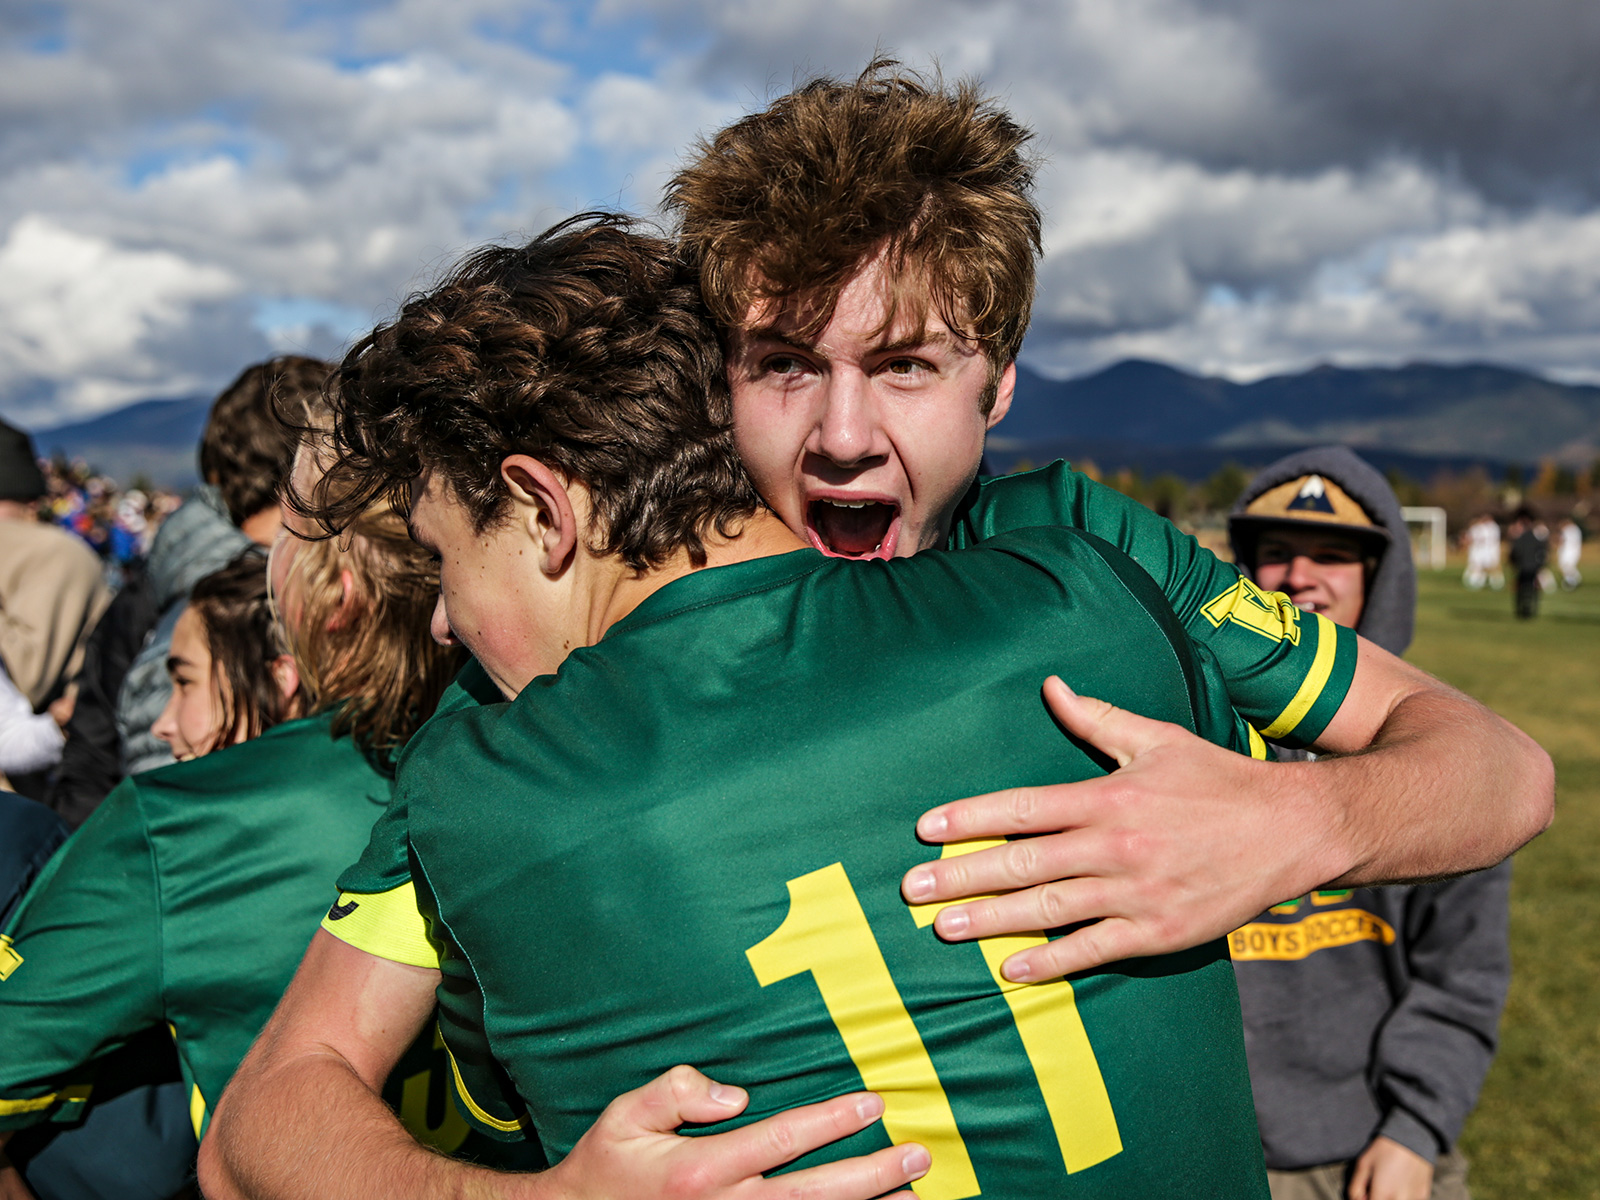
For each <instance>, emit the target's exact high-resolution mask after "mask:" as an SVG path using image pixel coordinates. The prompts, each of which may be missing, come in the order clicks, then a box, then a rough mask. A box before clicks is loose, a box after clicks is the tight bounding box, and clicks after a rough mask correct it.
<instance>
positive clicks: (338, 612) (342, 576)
mask: <svg viewBox="0 0 1600 1200" xmlns="http://www.w3.org/2000/svg"><path fill="white" fill-rule="evenodd" d="M360 607H361V598H360V597H359V596H357V595H356V577H355V576H354V575H352V574H350V568H349V567H341V568H340V569H339V607H338V608H336V609H334V610H333V615H332V616H331V617H329V618H328V626H327V627H328V629H329V631H330V632H331V631H332V630H335V629H345V628H347V627H348V626H350V625H352V624H354V623H355V620H356V618H357V617H358V616H359V615H360V613H359V612H358V609H359V608H360Z"/></svg>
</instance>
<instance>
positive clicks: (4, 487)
mask: <svg viewBox="0 0 1600 1200" xmlns="http://www.w3.org/2000/svg"><path fill="white" fill-rule="evenodd" d="M45 490H46V489H45V480H44V475H43V473H42V472H41V471H40V470H39V462H38V459H37V458H36V457H35V455H34V451H33V441H32V439H31V438H29V437H28V435H27V434H26V433H24V432H23V431H22V430H20V429H17V428H16V427H14V426H12V425H8V424H6V423H5V422H3V421H0V663H3V664H4V665H5V671H6V674H7V675H8V676H9V677H10V679H11V682H12V683H13V684H14V685H15V686H16V689H17V691H18V692H20V693H21V694H22V695H23V697H24V698H25V699H26V701H27V704H28V706H29V708H30V709H31V710H32V711H33V712H35V713H41V712H45V711H47V710H49V709H50V706H51V705H52V704H57V702H60V703H59V704H57V707H56V708H55V709H54V710H53V711H54V712H55V714H56V715H57V716H58V717H59V716H61V715H62V714H65V713H68V712H70V710H71V706H72V703H73V692H72V687H71V681H72V679H73V678H74V676H76V675H77V673H78V670H79V668H80V667H81V666H82V665H83V654H84V642H85V640H86V639H87V637H88V634H89V631H90V629H92V628H93V627H94V623H95V622H96V621H97V620H99V619H100V614H101V613H102V612H104V611H105V608H106V605H107V604H109V603H110V601H111V591H110V589H109V588H108V587H107V586H106V583H105V579H104V575H103V572H102V571H101V569H100V560H99V559H98V558H96V557H95V554H94V552H93V551H92V550H90V549H89V548H88V547H87V546H86V545H84V543H83V542H82V541H80V540H79V539H78V538H75V537H73V536H72V535H71V534H69V533H66V532H65V531H63V530H61V529H58V528H56V527H54V526H53V525H49V524H46V523H44V522H42V521H40V520H39V517H38V511H37V503H38V501H39V499H40V498H41V497H42V496H44V494H45ZM11 784H12V786H13V788H14V789H15V790H17V791H19V792H22V793H23V794H25V795H30V796H34V797H35V798H41V797H42V795H43V792H44V789H45V787H46V785H47V780H46V779H45V778H44V777H43V776H42V775H39V774H25V773H22V772H20V771H19V772H18V773H17V774H16V775H15V777H14V778H12V780H11Z"/></svg>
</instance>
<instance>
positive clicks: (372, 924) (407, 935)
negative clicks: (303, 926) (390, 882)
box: [322, 879, 439, 969]
mask: <svg viewBox="0 0 1600 1200" xmlns="http://www.w3.org/2000/svg"><path fill="white" fill-rule="evenodd" d="M322 927H323V928H324V929H326V930H327V931H328V932H329V933H331V934H333V936H334V937H336V938H338V939H339V940H340V941H341V942H348V943H349V944H350V945H352V946H354V947H355V948H356V949H357V950H365V951H366V952H367V953H368V954H371V955H374V956H376V957H378V958H386V959H388V960H389V961H390V962H398V963H405V964H406V965H407V966H412V967H432V968H435V969H437V968H438V966H439V950H438V948H437V947H436V946H435V945H434V944H433V942H432V941H431V940H429V938H428V923H427V922H426V921H425V920H423V918H422V914H421V913H420V912H418V911H417V889H416V887H415V886H413V884H412V882H411V881H410V880H409V879H408V880H406V881H405V883H403V884H401V885H400V886H399V887H397V888H391V889H390V890H389V891H387V892H365V893H364V892H340V893H339V900H338V902H337V903H336V904H334V906H333V907H332V908H331V909H329V910H328V915H327V916H325V917H323V918H322Z"/></svg>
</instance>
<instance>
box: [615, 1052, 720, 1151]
mask: <svg viewBox="0 0 1600 1200" xmlns="http://www.w3.org/2000/svg"><path fill="white" fill-rule="evenodd" d="M749 1101H750V1097H749V1096H748V1095H746V1093H745V1091H744V1089H743V1088H736V1087H729V1086H728V1085H726V1084H721V1083H717V1082H716V1081H715V1080H713V1079H710V1078H708V1077H707V1076H705V1075H702V1074H701V1073H700V1072H699V1071H696V1070H695V1069H694V1068H693V1067H673V1068H672V1070H670V1071H668V1072H667V1073H666V1074H664V1075H658V1076H656V1077H655V1078H654V1079H652V1080H651V1081H650V1082H649V1083H647V1084H645V1085H644V1086H643V1087H641V1088H635V1089H634V1090H633V1091H631V1092H624V1093H623V1094H622V1095H620V1096H618V1097H617V1098H616V1099H615V1100H613V1101H612V1102H611V1103H610V1104H608V1105H607V1106H606V1111H605V1112H604V1113H603V1114H601V1117H600V1119H601V1121H604V1122H607V1124H608V1125H614V1126H616V1127H617V1128H616V1129H615V1133H616V1136H618V1137H628V1136H631V1135H637V1134H641V1133H671V1132H673V1130H675V1129H677V1128H678V1126H680V1125H682V1124H684V1123H685V1122H690V1121H692V1122H695V1123H696V1124H707V1123H710V1122H712V1121H726V1120H728V1119H729V1118H730V1117H736V1116H738V1115H739V1114H740V1113H742V1112H743V1111H744V1107H745V1105H746V1104H748V1103H749Z"/></svg>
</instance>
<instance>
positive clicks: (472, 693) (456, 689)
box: [338, 658, 505, 961]
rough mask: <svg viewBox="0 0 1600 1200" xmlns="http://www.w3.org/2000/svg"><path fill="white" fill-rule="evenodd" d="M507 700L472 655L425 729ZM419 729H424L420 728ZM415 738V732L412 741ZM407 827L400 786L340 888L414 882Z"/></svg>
mask: <svg viewBox="0 0 1600 1200" xmlns="http://www.w3.org/2000/svg"><path fill="white" fill-rule="evenodd" d="M504 700H505V697H504V696H502V695H501V694H500V692H499V691H498V690H497V689H496V688H495V685H494V681H493V680H491V679H490V678H489V675H488V673H487V672H486V671H484V669H483V668H482V667H481V666H479V665H478V660H477V659H475V658H469V659H468V660H467V663H466V665H465V666H464V667H462V668H461V670H460V672H459V673H457V675H456V677H455V679H454V680H452V681H451V683H450V686H449V687H447V688H445V690H444V695H443V696H441V697H440V698H439V704H438V706H437V707H436V708H435V709H434V710H433V715H432V716H431V717H429V718H428V720H427V721H425V722H423V729H426V728H427V727H428V725H429V724H431V723H432V722H434V721H437V720H440V719H442V718H444V717H447V716H449V715H450V714H451V713H454V712H459V711H461V710H462V709H468V708H478V707H481V706H483V705H485V704H496V703H500V702H503V701H504ZM417 732H418V733H421V730H418V731H417ZM416 740H417V739H416V737H415V736H413V737H412V742H413V743H414V742H415V741H416ZM404 761H405V751H404V750H402V751H401V752H400V759H399V762H397V763H396V770H397V771H398V770H399V769H400V764H401V763H404ZM407 831H408V824H407V820H406V804H405V800H404V799H402V797H401V795H400V789H399V788H396V789H395V790H394V795H393V796H392V797H391V798H390V800H389V806H388V807H387V808H386V809H384V812H383V815H382V816H381V817H379V818H378V820H377V822H376V823H375V824H374V825H373V826H372V834H371V836H369V837H368V839H367V848H366V849H365V850H363V851H362V852H361V858H360V860H359V861H357V862H356V863H354V864H352V865H351V866H349V867H347V868H346V869H345V871H344V873H343V874H342V875H340V876H339V880H338V886H339V890H340V891H341V892H351V893H354V894H357V895H369V896H371V895H377V894H378V893H381V892H392V891H395V890H396V889H398V888H408V887H409V886H410V883H411V864H410V861H409V859H408V858H407V855H408V854H409V852H410V843H409V841H408V838H407ZM380 957H388V955H380ZM398 961H404V960H398Z"/></svg>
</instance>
